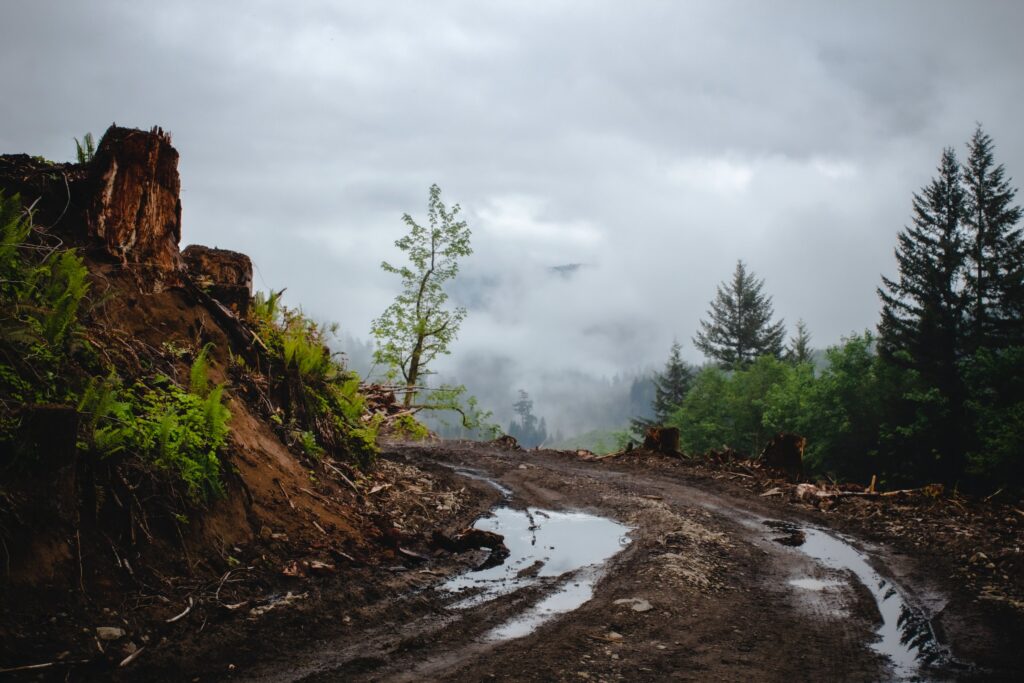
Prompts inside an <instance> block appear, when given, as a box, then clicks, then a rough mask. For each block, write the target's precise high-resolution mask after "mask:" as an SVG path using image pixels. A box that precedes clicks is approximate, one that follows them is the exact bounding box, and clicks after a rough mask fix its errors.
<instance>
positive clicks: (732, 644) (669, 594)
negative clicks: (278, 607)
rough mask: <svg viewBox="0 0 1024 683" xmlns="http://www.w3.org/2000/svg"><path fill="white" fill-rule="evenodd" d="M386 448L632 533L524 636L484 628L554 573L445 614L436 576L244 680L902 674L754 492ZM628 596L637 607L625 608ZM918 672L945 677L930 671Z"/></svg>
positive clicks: (860, 593) (580, 467)
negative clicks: (567, 601) (557, 611)
mask: <svg viewBox="0 0 1024 683" xmlns="http://www.w3.org/2000/svg"><path fill="white" fill-rule="evenodd" d="M392 457H397V458H402V459H406V460H407V461H408V462H411V463H413V464H415V463H416V462H417V461H420V460H422V459H427V458H429V460H430V461H431V462H433V463H434V464H440V462H439V461H443V463H444V464H445V465H446V466H450V467H455V468H472V470H473V474H474V476H477V477H479V476H480V475H481V474H482V475H483V476H484V477H489V478H491V479H493V480H494V481H495V482H496V483H498V484H499V485H500V486H502V487H505V488H507V489H508V490H509V491H511V494H510V496H509V497H508V504H509V505H511V506H512V507H518V508H524V507H526V506H530V507H538V508H544V509H550V510H579V511H584V512H589V513H592V514H596V515H602V516H605V517H609V518H611V519H614V520H616V521H618V522H620V523H622V524H625V525H627V526H629V527H632V528H633V531H632V532H631V534H630V535H631V539H632V542H631V543H630V544H629V545H628V546H627V547H626V548H625V549H624V550H623V551H622V552H620V553H619V554H618V555H616V556H615V557H614V558H612V559H611V560H610V561H609V562H608V563H607V565H605V566H604V567H603V568H602V570H601V576H600V578H599V580H598V581H597V583H596V587H595V589H594V595H593V597H592V598H591V599H590V600H589V601H587V602H586V603H585V604H583V605H582V606H580V607H579V608H578V609H576V610H574V611H572V612H570V613H566V614H562V615H561V616H559V617H557V618H555V619H552V620H550V621H548V622H545V623H543V624H542V625H540V626H539V627H538V628H537V629H536V630H534V631H533V632H531V633H529V634H527V635H525V636H523V637H520V638H515V639H511V640H505V641H498V642H495V641H492V640H488V639H487V638H486V634H487V633H488V632H489V631H491V630H492V629H494V628H495V627H496V626H498V625H500V624H502V623H505V622H507V621H508V620H509V619H510V618H513V617H515V616H516V615H521V614H523V613H524V612H526V611H527V610H529V609H530V608H531V606H533V605H535V604H536V602H537V601H538V600H540V599H541V598H542V597H543V596H545V595H547V594H549V593H550V591H551V590H552V589H553V587H554V585H553V584H554V583H555V582H537V583H534V584H532V585H530V586H527V587H526V588H524V589H522V590H520V591H516V592H513V593H510V594H507V595H502V596H500V597H498V598H495V599H493V600H491V601H488V602H485V603H483V604H480V605H476V606H473V607H470V608H467V609H453V606H454V603H455V602H457V600H458V597H457V596H454V595H452V594H451V593H447V592H445V591H443V590H440V586H441V584H442V581H441V580H440V579H439V580H438V581H437V582H436V583H434V585H432V586H430V587H427V588H425V589H423V590H421V591H417V592H416V595H415V600H416V601H418V603H419V609H420V610H421V611H422V612H423V614H421V615H420V616H419V617H418V618H416V619H410V620H408V621H406V622H403V623H386V624H382V625H379V626H375V627H374V628H370V629H366V630H364V631H362V632H360V633H358V634H354V635H356V636H357V639H356V640H353V638H352V637H351V636H350V637H349V639H348V640H347V642H337V643H325V644H323V645H322V646H321V647H319V648H318V649H317V650H315V651H308V652H303V653H296V657H295V659H294V661H292V662H288V663H287V664H284V665H279V666H277V667H268V668H264V669H262V670H255V671H252V672H251V675H250V676H249V677H248V678H243V679H242V680H261V681H298V680H302V681H321V680H323V681H327V680H352V681H361V680H366V681H371V680H373V681H376V680H381V681H383V680H387V681H403V680H408V681H412V680H453V681H454V680H458V681H474V680H517V681H518V680H522V681H549V680H573V681H580V680H604V681H614V680H630V681H632V680H652V681H653V680H738V679H742V678H750V679H752V680H779V681H782V680H786V681H792V680H864V681H869V680H870V681H875V680H898V678H899V677H898V675H897V674H898V672H896V671H894V670H893V669H891V668H890V667H889V666H888V663H887V661H886V659H885V658H884V657H882V656H881V655H879V653H878V652H876V651H875V650H873V649H872V648H871V644H872V643H873V642H874V641H875V630H876V628H877V626H878V623H879V618H880V617H879V612H878V609H877V607H876V605H875V602H874V599H873V598H872V596H871V593H870V592H869V591H868V590H866V589H864V588H863V586H862V585H860V584H859V582H856V581H852V580H851V579H850V577H849V576H846V575H843V573H842V572H838V571H835V570H829V569H828V568H825V567H823V566H822V565H821V564H820V563H819V562H817V561H816V560H814V559H812V558H810V557H807V556H806V555H803V554H802V553H800V552H798V551H796V550H794V549H792V548H788V547H785V546H782V545H780V544H779V543H776V542H775V541H774V540H772V539H773V537H774V536H778V533H777V532H775V531H773V530H772V529H771V528H769V527H765V526H764V525H763V524H761V522H762V521H763V520H764V519H767V518H771V517H772V515H771V513H770V511H769V510H766V509H762V507H761V506H759V505H758V504H757V502H756V501H743V502H742V503H740V502H738V501H735V500H732V499H727V498H726V497H725V496H722V495H719V494H714V493H710V492H708V491H705V490H702V489H700V488H698V487H695V486H691V485H688V484H686V483H683V482H681V481H678V480H675V479H670V478H667V477H665V476H662V475H659V474H657V473H650V474H640V475H638V474H635V473H630V474H624V473H621V472H616V471H614V470H608V469H603V468H598V467H595V466H593V465H587V464H584V463H580V462H578V461H572V460H570V459H568V458H565V457H564V456H557V455H551V454H544V453H535V452H531V453H528V454H520V453H515V454H512V453H509V452H507V451H499V450H496V449H488V448H485V447H481V446H479V445H464V444H451V443H444V444H440V445H438V446H434V447H427V448H423V447H412V446H410V447H399V448H396V449H394V454H393V456H392ZM456 471H457V470H456ZM799 579H809V580H817V581H824V582H829V581H833V582H837V585H836V586H834V587H829V588H827V589H823V590H818V591H815V590H809V589H808V588H806V587H803V586H801V585H799V584H797V585H794V584H793V583H791V582H792V581H794V580H799ZM858 586H859V587H858ZM402 599H407V600H411V599H413V596H406V597H405V598H402ZM638 604H639V605H645V606H649V609H643V610H635V609H633V606H635V605H638ZM928 675H929V676H930V677H931V678H929V679H930V680H943V679H944V678H946V677H945V676H944V675H943V672H942V671H938V670H932V671H930V672H929V674H928Z"/></svg>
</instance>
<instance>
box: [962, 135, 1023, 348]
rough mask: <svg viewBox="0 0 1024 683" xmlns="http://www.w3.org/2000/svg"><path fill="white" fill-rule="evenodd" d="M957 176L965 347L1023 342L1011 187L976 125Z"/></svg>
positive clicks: (1017, 214) (1018, 239)
mask: <svg viewBox="0 0 1024 683" xmlns="http://www.w3.org/2000/svg"><path fill="white" fill-rule="evenodd" d="M967 151H968V157H967V163H966V164H965V167H964V174H963V180H964V185H965V187H966V197H965V206H964V225H965V227H966V228H967V235H968V237H967V239H968V244H967V249H966V259H967V272H966V273H965V275H966V283H965V284H966V286H965V294H966V296H967V300H968V305H967V311H968V317H969V319H970V321H971V325H970V330H969V332H968V336H969V339H968V342H967V346H968V351H969V352H973V351H976V350H977V349H979V348H1001V347H1005V346H1010V345H1021V344H1024V239H1022V235H1021V228H1020V227H1019V226H1018V223H1019V222H1020V220H1021V208H1020V207H1019V206H1014V205H1013V199H1014V196H1015V195H1016V192H1017V191H1016V190H1015V189H1014V188H1012V187H1011V186H1010V181H1009V179H1007V178H1006V171H1005V169H1004V168H1003V166H1002V164H999V165H996V164H995V160H994V155H993V144H992V138H990V137H989V136H988V135H987V134H986V133H985V132H984V131H982V129H981V127H980V126H979V127H978V128H977V129H976V130H975V131H974V135H973V136H972V137H971V141H970V142H969V143H968V144H967Z"/></svg>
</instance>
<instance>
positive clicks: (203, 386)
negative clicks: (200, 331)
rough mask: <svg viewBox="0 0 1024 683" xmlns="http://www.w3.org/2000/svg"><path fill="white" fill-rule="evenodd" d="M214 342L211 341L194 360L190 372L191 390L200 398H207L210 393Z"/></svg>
mask: <svg viewBox="0 0 1024 683" xmlns="http://www.w3.org/2000/svg"><path fill="white" fill-rule="evenodd" d="M211 348H213V344H212V343H209V344H207V345H206V346H204V347H203V349H202V351H200V352H199V355H197V356H196V359H195V360H194V361H192V367H191V368H190V369H189V373H188V380H189V382H188V386H189V391H191V392H192V393H193V394H195V395H196V396H198V397H199V398H206V396H207V394H209V393H210V363H209V360H208V358H209V354H210V349H211Z"/></svg>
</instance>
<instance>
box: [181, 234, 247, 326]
mask: <svg viewBox="0 0 1024 683" xmlns="http://www.w3.org/2000/svg"><path fill="white" fill-rule="evenodd" d="M181 256H182V259H183V260H184V262H185V269H186V270H187V271H188V274H189V276H191V277H192V280H193V281H194V282H195V283H196V285H197V286H198V287H200V288H201V289H203V290H205V291H206V292H207V293H208V294H209V295H210V296H211V297H213V298H214V299H216V300H217V301H219V302H220V303H222V304H224V306H225V307H226V308H228V309H229V310H231V311H234V313H235V314H236V315H238V316H239V317H240V318H245V317H246V315H248V313H249V301H250V300H251V299H252V261H251V260H250V259H249V257H248V256H246V255H245V254H240V253H238V252H237V251H228V250H227V249H212V248H210V247H204V246H202V245H199V244H193V245H190V246H188V247H185V250H184V251H183V252H181Z"/></svg>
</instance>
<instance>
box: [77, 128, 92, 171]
mask: <svg viewBox="0 0 1024 683" xmlns="http://www.w3.org/2000/svg"><path fill="white" fill-rule="evenodd" d="M82 141H83V142H85V144H84V145H83V144H82V143H81V142H79V141H78V138H75V156H76V157H77V158H78V163H80V164H87V163H89V162H90V161H92V159H93V157H94V156H96V145H95V144H93V139H92V133H86V134H85V135H83V136H82Z"/></svg>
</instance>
